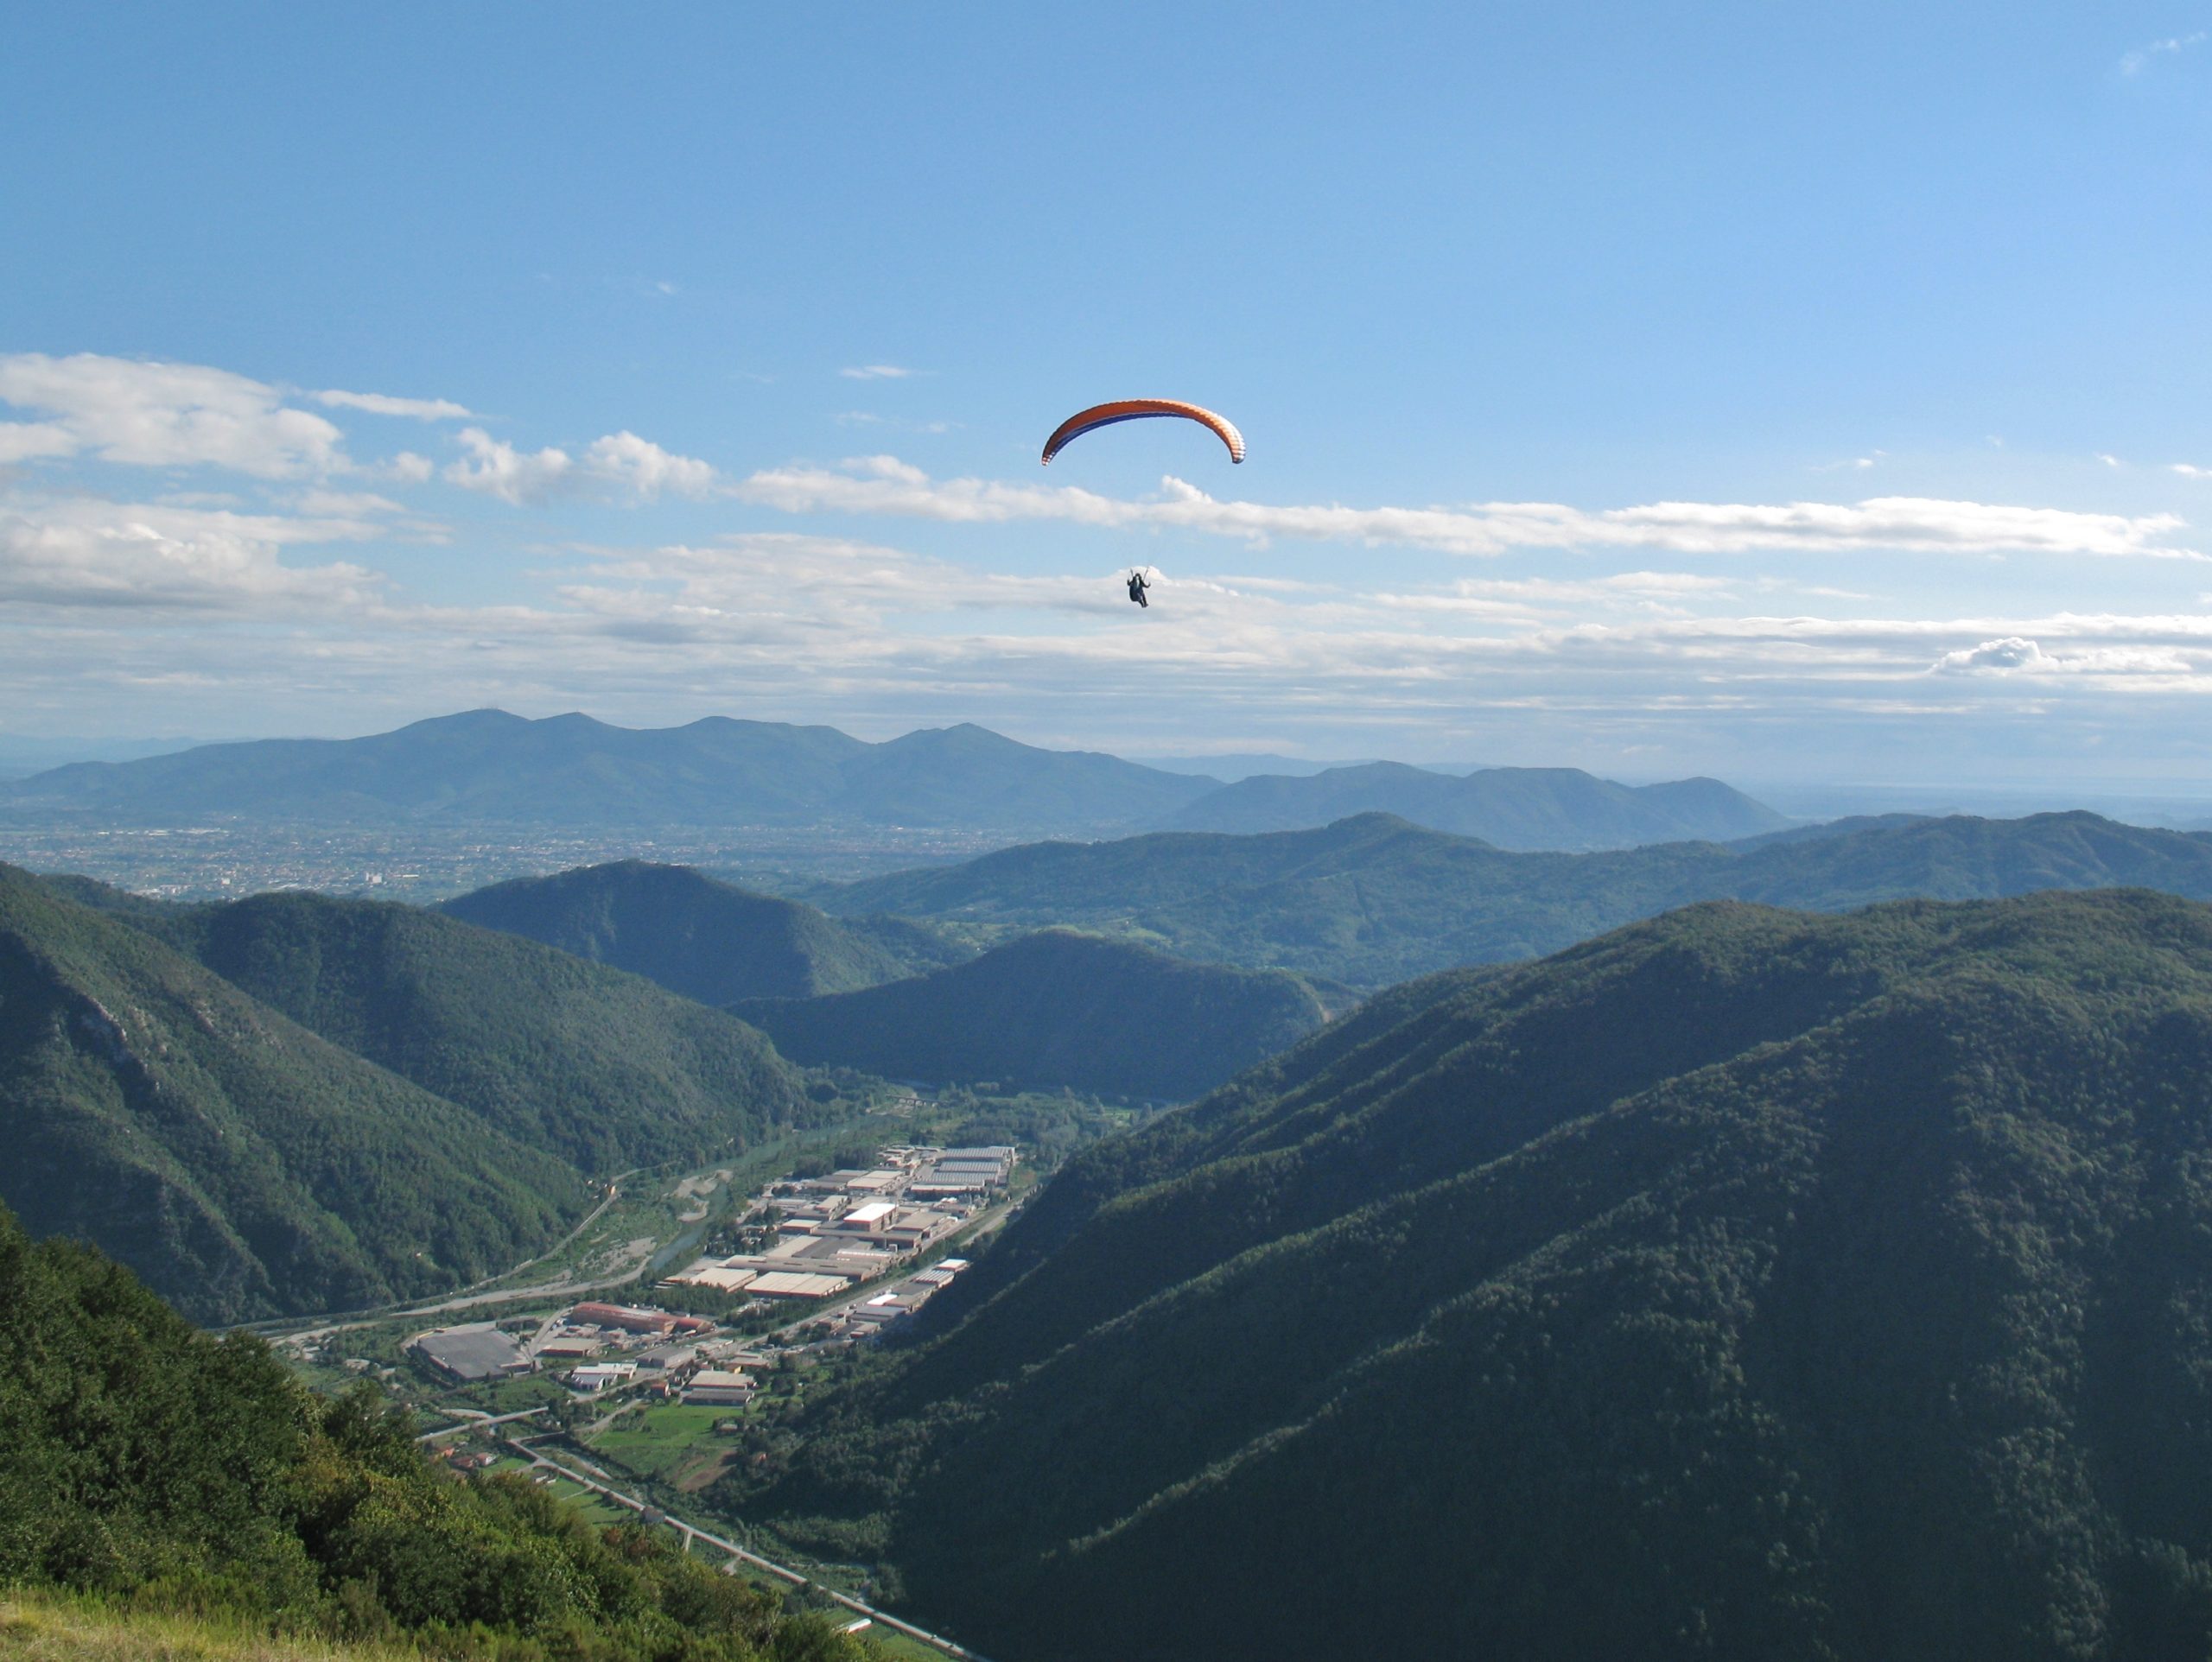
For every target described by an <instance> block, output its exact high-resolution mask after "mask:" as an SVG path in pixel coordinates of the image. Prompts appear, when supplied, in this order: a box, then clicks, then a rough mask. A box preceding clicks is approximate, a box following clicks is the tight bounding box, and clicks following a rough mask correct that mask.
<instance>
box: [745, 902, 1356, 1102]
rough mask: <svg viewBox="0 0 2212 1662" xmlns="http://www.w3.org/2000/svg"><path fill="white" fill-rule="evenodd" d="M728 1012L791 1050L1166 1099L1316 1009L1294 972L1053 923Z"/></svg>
mask: <svg viewBox="0 0 2212 1662" xmlns="http://www.w3.org/2000/svg"><path fill="white" fill-rule="evenodd" d="M736 1013H738V1014H739V1015H741V1016H743V1017H744V1018H745V1019H746V1020H747V1021H750V1022H753V1023H754V1024H757V1025H759V1026H760V1027H761V1028H762V1029H764V1030H765V1031H766V1032H767V1033H768V1035H769V1036H770V1037H772V1038H773V1039H774V1040H775V1041H776V1044H777V1046H778V1048H779V1049H780V1050H782V1051H783V1052H784V1053H785V1055H787V1056H791V1057H792V1058H793V1059H794V1060H796V1061H800V1062H805V1063H837V1064H842V1065H843V1066H846V1067H850V1068H858V1069H863V1070H865V1071H868V1072H870V1073H878V1074H884V1075H889V1076H891V1077H893V1078H894V1079H924V1080H928V1081H931V1082H946V1081H954V1080H958V1081H975V1080H991V1081H995V1082H999V1083H1001V1084H1002V1085H1006V1086H1025V1087H1036V1086H1044V1087H1056V1086H1063V1085H1065V1086H1071V1087H1073V1088H1076V1089H1077V1090H1083V1091H1098V1092H1105V1093H1108V1094H1115V1095H1131V1096H1144V1097H1167V1098H1182V1097H1189V1096H1195V1095H1197V1094H1198V1093H1199V1092H1201V1091H1205V1090H1208V1089H1211V1088H1212V1087H1213V1086H1215V1085H1217V1084H1219V1083H1220V1082H1222V1081H1223V1080H1225V1079H1227V1078H1229V1077H1230V1075H1233V1074H1236V1073H1237V1072H1239V1071H1241V1070H1242V1069H1245V1068H1248V1067H1249V1066H1251V1065H1252V1064H1253V1063H1255V1062H1258V1061H1261V1060H1262V1059H1263V1058H1265V1057H1267V1056H1273V1055H1274V1054H1275V1053H1276V1052H1277V1051H1279V1050H1286V1049H1287V1048H1288V1047H1289V1046H1291V1045H1293V1044H1296V1043H1297V1042H1298V1041H1299V1040H1300V1039H1301V1038H1303V1037H1306V1035H1307V1034H1308V1033H1310V1032H1312V1031H1313V1030H1314V1029H1315V1028H1316V1027H1319V1025H1320V1024H1322V1022H1323V1021H1325V1019H1326V1018H1327V1012H1326V1011H1325V1008H1324V1006H1323V1005H1322V1001H1321V999H1320V998H1319V995H1318V994H1317V993H1315V992H1314V990H1313V988H1312V987H1311V986H1308V985H1307V984H1306V982H1304V981H1303V980H1300V979H1299V978H1298V977H1297V976H1294V975H1288V974H1283V973H1281V972H1280V971H1254V970H1243V969H1229V968H1224V967H1221V966H1219V965H1212V964H1189V963H1185V962H1182V961H1179V960H1178V959H1174V958H1170V957H1168V956H1166V955H1165V954H1163V953H1157V952H1152V951H1149V950H1147V949H1146V948H1142V947H1135V946H1130V945H1128V944H1127V943H1125V942H1114V941H1103V940H1100V939H1098V938H1097V937H1096V936H1087V935H1078V934H1076V933H1073V932H1072V931H1070V930H1065V929H1050V930H1046V931H1044V932H1042V933H1040V934H1037V935H1033V936H1025V937H1024V938H1022V939H1021V940H1019V941H1014V942H1009V943H1008V944H1007V945H1005V946H1002V947H999V948H995V950H993V951H990V952H987V953H985V954H984V955H982V957H980V958H977V959H976V960H975V961H973V962H971V963H966V964H963V965H960V966H959V967H957V968H951V969H942V970H938V972H937V973H936V974H931V975H926V976H922V977H918V978H917V979H915V980H906V981H896V982H893V983H892V984H891V985H889V986H879V987H871V988H869V989H868V990H867V991H865V992H861V993H836V994H833V995H831V996H829V997H827V998H820V999H792V1000H784V1001H777V1000H756V1001H754V1002H751V1003H747V1004H742V1005H737V1006H736Z"/></svg>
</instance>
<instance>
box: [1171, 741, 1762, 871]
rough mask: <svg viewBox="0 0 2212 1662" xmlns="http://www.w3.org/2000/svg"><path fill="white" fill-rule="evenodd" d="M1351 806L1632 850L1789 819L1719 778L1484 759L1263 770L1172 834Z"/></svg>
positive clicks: (1312, 818)
mask: <svg viewBox="0 0 2212 1662" xmlns="http://www.w3.org/2000/svg"><path fill="white" fill-rule="evenodd" d="M1355 814H1395V815H1397V816H1398V817H1399V818H1400V819H1402V820H1409V821H1412V822H1413V823H1414V824H1415V825H1422V826H1427V827H1428V828H1430V829H1431V830H1435V831H1449V832H1452V833H1454V834H1458V835H1460V836H1470V837H1479V838H1481V839H1482V840H1483V841H1485V842H1488V843H1491V845H1493V846H1494V847H1499V848H1506V849H1520V850H1529V849H1557V850H1565V851H1569V852H1574V851H1581V850H1588V849H1593V848H1630V847H1638V846H1641V845H1643V844H1645V843H1656V842H1689V841H1711V842H1728V841H1734V840H1735V839H1737V838H1739V837H1748V836H1754V835H1757V834H1760V833H1763V832H1768V831H1777V830H1780V829H1782V828H1784V827H1786V826H1787V825H1788V824H1789V821H1788V819H1787V818H1785V817H1784V816H1783V815H1780V814H1777V813H1776V812H1775V811H1774V810H1773V809H1770V808H1768V807H1767V806H1766V805H1765V804H1764V803H1763V802H1754V801H1752V800H1751V798H1750V797H1749V796H1745V795H1744V794H1743V793H1742V792H1741V791H1738V790H1734V789H1732V788H1731V787H1730V786H1727V785H1725V784H1723V783H1720V782H1719V780H1718V779H1679V780H1675V781H1673V782H1670V783H1665V784H1653V785H1624V784H1618V783H1614V782H1613V781H1612V780H1610V779H1599V778H1597V777H1593V776H1592V775H1590V774H1587V773H1585V772H1583V771H1581V770H1580V769H1579V768H1485V769H1483V770H1482V771H1478V772H1475V773H1471V774H1468V775H1465V777H1459V778H1454V777H1449V776H1447V775H1444V774H1440V773H1435V772H1432V771H1427V770H1425V769H1421V768H1414V767H1408V766H1406V765H1404V764H1402V763H1398V762H1371V763H1368V764H1364V765H1359V766H1351V767H1340V768H1332V769H1329V770H1327V771H1323V772H1320V773H1317V774H1313V775H1311V776H1308V777H1290V776H1285V775H1264V774H1263V775H1260V776H1258V777H1252V778H1247V779H1243V780H1239V781H1238V782H1237V783H1234V784H1230V785H1224V786H1223V787H1222V788H1221V789H1220V790H1217V791H1215V792H1213V793H1212V794H1211V795H1210V796H1202V797H1200V798H1199V799H1198V801H1197V802H1192V804H1191V805H1190V806H1189V807H1188V808H1185V809H1183V811H1182V812H1181V813H1180V814H1179V815H1176V816H1175V819H1174V821H1173V827H1172V828H1173V829H1175V830H1179V831H1228V832H1233V833H1242V834H1249V833H1254V832H1261V831H1294V830H1300V829H1303V828H1309V827H1313V826H1319V825H1326V824H1329V823H1332V821H1337V820H1340V819H1344V818H1346V817H1348V816H1350V815H1355Z"/></svg>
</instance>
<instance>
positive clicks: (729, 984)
mask: <svg viewBox="0 0 2212 1662" xmlns="http://www.w3.org/2000/svg"><path fill="white" fill-rule="evenodd" d="M439 910H441V911H443V912H446V913H448V914H449V915H450V916H452V917H458V918H462V919H465V920H466V921H467V922H468V923H480V924H482V925H483V926H484V927H485V928H486V929H503V930H505V931H506V932H507V933H508V934H510V935H520V936H528V937H529V938H530V939H531V940H533V941H542V942H544V943H545V944H546V945H548V946H551V947H558V948H560V949H561V950H562V951H563V952H567V953H572V954H574V955H575V956H577V957H579V958H589V959H591V960H593V961H594V962H598V963H602V964H611V965H613V967H615V968H617V969H626V970H629V971H631V972H632V973H633V974H639V975H642V976H644V977H645V979H646V980H652V981H658V983H660V985H661V986H664V987H667V988H668V989H669V990H670V991H671V992H673V993H682V994H683V996H684V997H685V998H687V999H697V1000H698V1001H699V1002H701V1003H702V1004H717V1005H720V1004H734V1003H735V1002H736V1001H737V1000H738V999H804V998H811V997H813V996H814V995H815V994H817V993H843V992H848V991H850V990H851V989H853V988H855V987H862V986H875V985H877V984H878V983H879V982H882V981H890V980H898V979H899V977H900V976H902V975H907V974H912V973H914V969H915V967H917V966H915V965H914V964H913V963H912V961H911V959H910V957H909V956H908V955H906V953H903V952H901V951H899V950H894V949H893V947H892V946H887V945H886V944H885V943H884V941H883V939H880V938H874V937H872V936H871V934H870V933H869V932H868V929H867V926H866V925H865V924H848V923H840V922H838V921H837V920H836V919H835V918H832V917H825V916H824V915H823V913H821V912H819V911H817V910H815V909H814V908H813V907H811V906H808V905H802V904H799V903H798V902H797V901H793V900H779V899H776V898H773V897H772V896H769V895H761V894H753V893H752V892H750V891H747V890H744V889H741V888H738V887H737V886H736V885H734V884H728V883H723V882H720V881H718V880H717V879H714V878H710V877H707V876H705V875H703V874H702V873H701V872H695V871H692V870H690V868H689V867H687V866H658V865H653V864H652V863H650V862H648V861H645V860H620V861H617V862H614V863H613V864H610V865H606V866H583V867H580V868H579V869H577V870H575V871H573V872H560V873H559V874H558V875H556V876H553V877H537V878H517V879H514V880H513V881H512V882H508V883H496V884H493V885H492V886H491V887H490V888H487V889H479V890H477V891H475V892H474V893H473V894H466V895H461V896H459V897H457V898H454V899H452V900H448V901H446V902H445V903H443V904H442V905H441V906H440V907H439ZM879 933H880V932H879ZM918 937H919V931H917V930H914V929H912V928H911V927H910V928H909V929H905V930H901V931H899V932H898V933H897V934H896V935H895V936H891V937H889V938H890V939H892V940H893V942H894V943H895V944H896V945H897V946H898V947H901V948H905V947H907V946H908V944H909V942H912V941H913V940H915V939H917V938H918ZM918 967H933V964H932V963H931V962H930V961H925V962H924V963H923V964H922V965H920V966H918Z"/></svg>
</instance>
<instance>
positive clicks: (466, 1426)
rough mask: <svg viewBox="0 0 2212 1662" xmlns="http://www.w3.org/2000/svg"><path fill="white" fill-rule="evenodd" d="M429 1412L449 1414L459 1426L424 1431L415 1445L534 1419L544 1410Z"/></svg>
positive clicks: (444, 1410) (438, 1410)
mask: <svg viewBox="0 0 2212 1662" xmlns="http://www.w3.org/2000/svg"><path fill="white" fill-rule="evenodd" d="M544 1411H545V1410H544V1408H543V1406H542V1405H541V1406H539V1407H536V1408H521V1409H518V1410H516V1411H515V1412H513V1413H512V1414H486V1413H484V1412H482V1411H480V1410H478V1409H474V1408H436V1409H433V1410H431V1412H433V1413H438V1414H451V1415H452V1416H453V1417H454V1418H456V1419H458V1420H460V1421H461V1424H458V1425H446V1426H441V1427H440V1428H439V1429H438V1430H435V1431H425V1432H423V1434H422V1436H420V1437H416V1439H415V1440H416V1442H417V1443H435V1442H436V1441H437V1440H438V1439H439V1438H441V1437H465V1436H467V1434H468V1433H469V1432H471V1431H480V1430H483V1429H484V1428H485V1427H486V1426H487V1425H506V1424H512V1423H513V1422H514V1421H516V1420H518V1419H535V1418H537V1416H538V1415H540V1414H542V1413H543V1412H544Z"/></svg>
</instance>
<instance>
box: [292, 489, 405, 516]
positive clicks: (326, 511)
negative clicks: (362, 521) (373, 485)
mask: <svg viewBox="0 0 2212 1662" xmlns="http://www.w3.org/2000/svg"><path fill="white" fill-rule="evenodd" d="M299 508H300V511H301V512H302V513H307V514H323V515H339V516H343V517H354V518H358V517H362V516H364V515H367V514H397V513H404V512H405V511H406V510H405V509H404V508H402V507H401V506H400V505H399V504H397V502H394V501H393V500H392V499H391V498H390V497H380V496H378V495H376V494H375V493H374V492H368V491H302V492H301V493H300V499H299Z"/></svg>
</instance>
